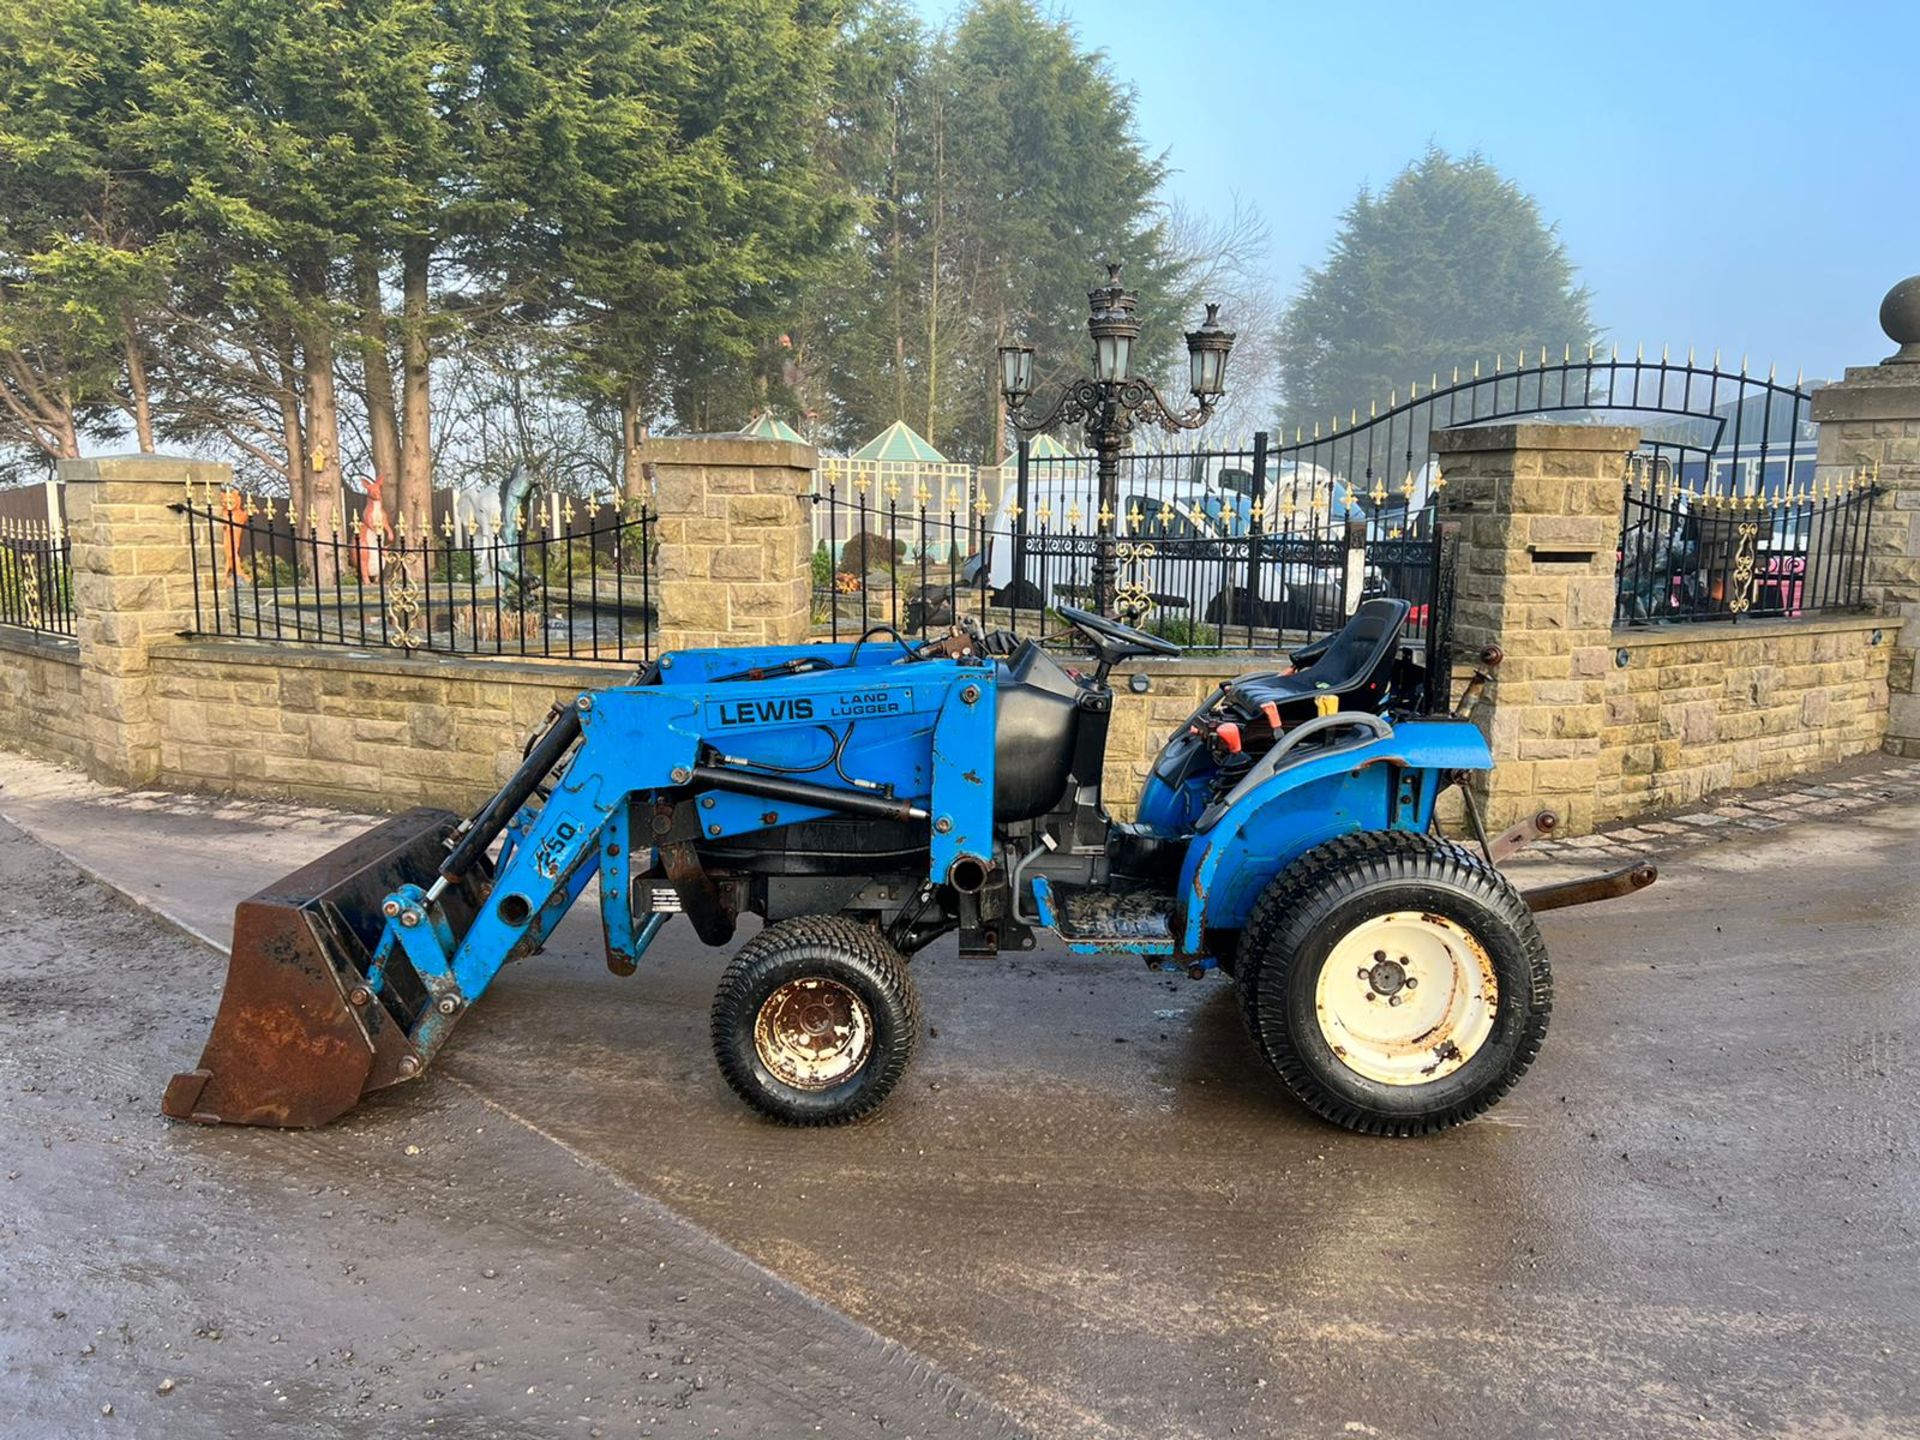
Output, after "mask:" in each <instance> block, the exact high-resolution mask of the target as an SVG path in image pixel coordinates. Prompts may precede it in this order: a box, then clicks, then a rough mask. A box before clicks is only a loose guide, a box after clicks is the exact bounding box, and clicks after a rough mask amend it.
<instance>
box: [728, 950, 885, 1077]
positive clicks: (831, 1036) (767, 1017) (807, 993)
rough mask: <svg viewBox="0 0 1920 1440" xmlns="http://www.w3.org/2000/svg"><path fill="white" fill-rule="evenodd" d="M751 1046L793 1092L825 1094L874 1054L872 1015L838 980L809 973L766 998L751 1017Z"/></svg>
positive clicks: (860, 1000)
mask: <svg viewBox="0 0 1920 1440" xmlns="http://www.w3.org/2000/svg"><path fill="white" fill-rule="evenodd" d="M753 1047H754V1049H755V1050H756V1051H758V1052H759V1055H760V1063H761V1064H763V1065H765V1066H766V1067H767V1069H768V1070H769V1071H770V1072H771V1073H772V1074H773V1077H774V1078H775V1079H776V1080H778V1081H780V1083H781V1084H783V1085H791V1086H792V1087H793V1088H794V1089H796V1090H827V1089H831V1088H832V1087H833V1086H835V1085H838V1084H840V1083H841V1082H842V1081H844V1080H845V1079H847V1077H848V1076H850V1075H853V1074H855V1073H856V1072H858V1071H859V1069H860V1067H861V1066H863V1065H865V1064H866V1063H867V1057H868V1056H870V1055H871V1054H872V1053H873V1015H872V1013H871V1012H870V1011H868V1009H867V1005H866V1002H865V1001H864V1000H862V999H861V998H860V997H859V995H857V994H855V993H854V991H853V990H852V989H850V988H849V987H848V986H845V985H842V984H841V983H840V982H839V981H838V980H828V979H826V978H824V977H822V976H817V975H810V976H806V977H805V978H803V979H799V980H789V981H788V982H787V983H786V984H784V985H782V986H781V987H780V988H779V989H778V990H775V991H774V992H773V993H772V994H771V995H769V996H768V997H767V998H766V1000H765V1001H764V1002H763V1003H762V1004H761V1006H760V1013H759V1014H758V1015H756V1016H755V1017H754V1022H753Z"/></svg>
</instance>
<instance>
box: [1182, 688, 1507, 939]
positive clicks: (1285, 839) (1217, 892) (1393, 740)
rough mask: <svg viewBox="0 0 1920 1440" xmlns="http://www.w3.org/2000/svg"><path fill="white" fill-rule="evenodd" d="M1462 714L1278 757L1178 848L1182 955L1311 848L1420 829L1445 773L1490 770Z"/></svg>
mask: <svg viewBox="0 0 1920 1440" xmlns="http://www.w3.org/2000/svg"><path fill="white" fill-rule="evenodd" d="M1492 768H1493V753H1492V752H1491V751H1490V750H1489V749H1488V748H1487V741H1486V737H1485V736H1483V735H1482V734H1481V733H1480V731H1479V730H1478V729H1477V728H1476V727H1475V726H1474V725H1473V724H1472V723H1471V722H1470V721H1466V720H1449V719H1433V720H1404V721H1402V722H1400V723H1399V724H1398V725H1396V726H1394V727H1393V729H1392V731H1391V732H1390V733H1388V734H1385V735H1381V736H1378V737H1376V738H1374V739H1371V740H1368V741H1366V742H1365V743H1362V744H1350V745H1345V746H1341V747H1340V748H1338V749H1335V750H1332V751H1323V752H1318V753H1313V754H1310V755H1308V756H1307V757H1305V758H1302V759H1299V760H1296V761H1293V762H1291V763H1288V764H1283V765H1281V766H1280V768H1278V769H1277V770H1275V771H1274V773H1273V774H1271V775H1269V776H1267V777H1266V778H1265V779H1263V780H1260V781H1258V782H1257V783H1256V784H1254V785H1253V786H1252V787H1251V788H1250V789H1248V790H1247V791H1246V792H1245V793H1244V794H1241V795H1240V796H1239V797H1238V798H1237V799H1235V800H1233V801H1232V803H1231V804H1230V805H1228V806H1227V808H1226V810H1225V812H1224V813H1223V814H1221V815H1220V816H1219V817H1218V818H1217V819H1215V820H1214V822H1213V823H1212V825H1211V826H1208V825H1207V822H1206V820H1204V819H1203V820H1202V821H1201V825H1202V826H1203V827H1205V828H1202V829H1201V830H1199V831H1198V832H1197V833H1196V834H1195V835H1194V837H1193V841H1192V843H1191V844H1190V845H1189V846H1188V847H1187V855H1186V860H1185V863H1184V864H1183V865H1182V866H1181V870H1180V886H1179V890H1178V891H1177V893H1176V897H1175V909H1174V934H1175V935H1176V936H1178V937H1179V940H1178V944H1177V945H1176V947H1175V948H1176V950H1177V952H1178V953H1180V954H1182V955H1199V954H1203V953H1205V951H1206V945H1205V941H1204V936H1205V934H1206V932H1207V931H1209V930H1238V929H1240V928H1241V927H1242V926H1243V925H1245V924H1246V921H1247V914H1248V912H1249V911H1251V910H1252V909H1253V903H1254V901H1255V900H1257V899H1259V897H1260V892H1261V891H1262V890H1264V889H1265V888H1266V886H1267V882H1268V881H1270V880H1272V879H1273V877H1274V876H1275V875H1277V874H1279V872H1280V871H1281V870H1283V869H1284V868H1285V867H1286V866H1287V865H1288V864H1290V863H1291V862H1292V861H1294V860H1295V859H1297V858H1299V857H1300V856H1301V855H1304V854H1305V853H1306V852H1307V851H1309V850H1311V849H1313V848H1314V846H1316V845H1322V844H1325V843H1326V842H1327V841H1329V840H1333V839H1336V838H1338V837H1339V836H1341V835H1348V834H1352V833H1354V832H1356V831H1361V830H1415V831H1422V830H1425V829H1426V828H1427V827H1428V825H1429V824H1430V823H1431V821H1432V819H1433V805H1434V801H1435V799H1436V798H1437V797H1438V795H1439V793H1440V791H1441V790H1442V789H1443V788H1445V786H1446V784H1447V783H1448V781H1449V779H1450V778H1451V775H1452V773H1453V772H1454V771H1459V770H1491V769H1492Z"/></svg>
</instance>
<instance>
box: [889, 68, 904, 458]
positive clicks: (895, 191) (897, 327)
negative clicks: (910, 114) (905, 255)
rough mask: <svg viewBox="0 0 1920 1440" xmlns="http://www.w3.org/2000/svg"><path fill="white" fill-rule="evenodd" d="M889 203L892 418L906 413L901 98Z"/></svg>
mask: <svg viewBox="0 0 1920 1440" xmlns="http://www.w3.org/2000/svg"><path fill="white" fill-rule="evenodd" d="M891 146H892V148H891V159H892V164H891V174H890V184H889V197H888V203H889V205H890V206H891V208H892V210H893V244H892V250H893V418H894V419H896V420H900V419H904V418H905V417H906V413H907V310H906V300H907V275H906V262H905V261H904V260H903V259H902V258H901V250H902V245H901V235H900V218H901V205H900V97H899V96H898V95H896V96H894V99H893V137H892V142H891Z"/></svg>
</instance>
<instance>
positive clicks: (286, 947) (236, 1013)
mask: <svg viewBox="0 0 1920 1440" xmlns="http://www.w3.org/2000/svg"><path fill="white" fill-rule="evenodd" d="M459 823H460V817H459V816H457V815H453V814H451V813H449V812H448V811H445V810H429V809H418V810H409V811H408V812H406V813H405V814H403V815H397V816H395V817H394V818H393V819H391V820H389V821H387V822H386V823H385V824H382V825H379V826H377V827H375V828H374V829H372V830H369V831H368V832H367V833H366V834H365V835H362V836H359V837H358V838H357V839H353V840H349V841H348V842H347V843H346V844H344V845H341V846H339V847H338V848H336V849H334V850H332V851H330V852H329V853H328V854H326V855H323V856H321V857H320V858H319V859H318V860H315V861H314V862H313V863H312V864H310V865H305V866H302V867H301V868H300V869H298V870H296V871H294V872H293V873H292V874H291V875H288V876H287V877H285V878H284V879H282V880H280V881H278V882H276V883H275V884H273V885H270V886H268V887H267V888H266V889H265V890H262V891H261V892H260V893H259V894H257V895H254V896H253V897H251V898H250V899H247V900H243V901H241V903H240V905H239V908H238V909H237V910H235V912H234V920H233V955H232V958H231V959H230V960H229V962H228V965H227V984H226V989H225V990H224V991H223V992H222V993H221V996H220V1009H219V1012H218V1013H217V1014H216V1015H215V1016H214V1021H213V1033H212V1035H210V1036H209V1037H208V1039H207V1045H206V1050H205V1052H204V1053H203V1054H202V1055H201V1057H200V1065H199V1068H198V1069H195V1070H190V1071H187V1072H185V1073H183V1074H179V1075H176V1076H174V1077H173V1081H172V1083H171V1084H169V1085H168V1086H167V1093H166V1096H165V1098H164V1099H163V1100H162V1101H161V1102H160V1109H161V1112H162V1113H163V1114H165V1115H167V1116H169V1117H171V1118H173V1119H175V1120H196V1121H199V1122H201V1123H202V1124H208V1125H211V1124H218V1123H222V1122H224V1123H227V1124H234V1125H282V1126H292V1127H299V1128H306V1127H309V1126H314V1125H324V1124H326V1123H327V1122H328V1121H329V1120H332V1119H334V1118H336V1117H337V1116H340V1115H342V1114H344V1113H345V1112H346V1111H348V1110H350V1109H352V1108H353V1106H354V1104H355V1103H356V1102H357V1101H358V1100H359V1099H360V1096H361V1095H362V1094H363V1093H365V1092H366V1091H368V1090H378V1089H380V1088H381V1087H382V1086H386V1085H392V1084H395V1083H396V1082H398V1081H401V1080H405V1079H409V1078H411V1077H412V1076H413V1075H415V1074H418V1073H419V1071H420V1068H421V1066H422V1063H423V1062H422V1057H421V1056H420V1054H419V1052H418V1051H417V1050H416V1049H415V1048H414V1046H413V1045H412V1044H411V1042H410V1041H409V1040H408V1038H407V1037H408V1034H409V1032H410V1030H411V1029H412V1026H413V1022H414V1019H415V1017H416V1016H417V1015H418V1014H419V1013H420V1010H421V1007H422V1006H424V1005H425V1003H426V991H425V988H424V987H423V986H422V985H421V984H420V981H419V977H418V976H417V975H415V974H414V973H413V971H412V970H411V968H410V967H408V966H406V965H405V964H404V962H398V961H396V964H395V965H394V967H393V970H392V971H390V972H389V973H388V974H386V975H385V976H384V977H383V978H382V984H381V987H380V993H378V994H375V993H373V987H372V986H370V985H369V983H368V975H367V971H368V967H369V966H370V965H371V963H372V956H373V953H374V951H375V950H376V949H377V948H378V946H379V942H380V934H381V931H382V929H383V927H384V925H385V920H384V918H383V916H382V915H381V910H380V906H381V902H382V901H383V900H384V899H385V898H386V896H387V895H388V894H389V893H390V892H392V891H393V890H394V889H395V888H396V887H398V886H400V885H403V884H407V883H409V882H411V883H413V884H418V885H422V886H425V885H428V884H431V883H432V881H433V879H434V877H435V874H436V872H437V871H438V869H439V867H440V863H441V861H442V860H444V859H445V858H446V854H447V842H448V838H449V837H450V836H451V835H452V834H453V831H454V830H455V828H456V827H457V826H458V825H459ZM477 869H478V871H480V872H484V871H485V869H486V866H485V862H484V861H482V862H481V864H480V865H479V866H478V867H477ZM486 878H487V877H486V875H485V874H484V873H475V874H470V875H469V876H468V878H467V879H465V880H464V881H462V882H460V883H459V884H455V885H450V886H448V887H447V889H446V890H445V892H444V893H443V894H442V896H441V904H442V905H443V906H444V907H445V910H446V914H447V918H448V920H449V922H450V923H451V924H452V926H453V928H454V933H455V934H464V933H465V931H466V928H467V926H468V925H469V924H471V923H472V920H473V916H474V912H475V911H476V910H477V908H478V906H479V904H480V901H481V899H482V897H483V895H484V893H485V884H486Z"/></svg>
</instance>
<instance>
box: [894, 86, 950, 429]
mask: <svg viewBox="0 0 1920 1440" xmlns="http://www.w3.org/2000/svg"><path fill="white" fill-rule="evenodd" d="M946 208H947V132H946V124H945V116H944V114H943V113H942V111H941V109H940V105H939V102H938V101H936V102H935V103H934V111H933V235H932V240H933V259H932V262H931V263H930V264H929V266H928V279H927V443H928V444H929V445H938V444H939V443H940V442H939V441H937V440H935V439H934V438H933V431H934V423H933V412H934V407H935V405H937V404H938V403H939V398H940V395H939V378H940V231H941V228H942V222H943V221H944V220H945V219H946ZM902 418H905V417H902Z"/></svg>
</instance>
